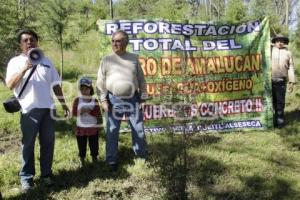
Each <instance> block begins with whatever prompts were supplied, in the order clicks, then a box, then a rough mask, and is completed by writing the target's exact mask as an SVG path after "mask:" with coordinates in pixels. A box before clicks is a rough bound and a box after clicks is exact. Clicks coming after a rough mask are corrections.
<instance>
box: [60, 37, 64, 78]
mask: <svg viewBox="0 0 300 200" xmlns="http://www.w3.org/2000/svg"><path fill="white" fill-rule="evenodd" d="M60 53H61V68H60V79H61V81H62V80H63V73H64V48H63V36H62V33H60Z"/></svg>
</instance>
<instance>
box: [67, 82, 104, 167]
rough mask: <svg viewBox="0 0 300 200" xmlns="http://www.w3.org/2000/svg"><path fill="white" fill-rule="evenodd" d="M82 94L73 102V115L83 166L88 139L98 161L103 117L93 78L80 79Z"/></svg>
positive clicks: (93, 156)
mask: <svg viewBox="0 0 300 200" xmlns="http://www.w3.org/2000/svg"><path fill="white" fill-rule="evenodd" d="M79 90H80V95H79V97H77V98H76V99H75V100H74V102H73V110H72V115H73V116H74V117H77V119H76V138H77V145H78V150H79V157H80V162H81V166H83V165H84V163H85V162H84V159H85V156H86V146H87V140H88V142H89V147H90V153H91V156H92V159H93V162H96V161H97V156H98V151H99V139H98V138H99V124H98V119H101V112H100V107H99V102H98V100H97V99H96V98H93V94H94V89H93V86H92V80H91V79H89V78H82V79H80V81H79Z"/></svg>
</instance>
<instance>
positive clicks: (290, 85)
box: [288, 82, 294, 92]
mask: <svg viewBox="0 0 300 200" xmlns="http://www.w3.org/2000/svg"><path fill="white" fill-rule="evenodd" d="M293 90H294V83H291V82H290V83H288V92H293Z"/></svg>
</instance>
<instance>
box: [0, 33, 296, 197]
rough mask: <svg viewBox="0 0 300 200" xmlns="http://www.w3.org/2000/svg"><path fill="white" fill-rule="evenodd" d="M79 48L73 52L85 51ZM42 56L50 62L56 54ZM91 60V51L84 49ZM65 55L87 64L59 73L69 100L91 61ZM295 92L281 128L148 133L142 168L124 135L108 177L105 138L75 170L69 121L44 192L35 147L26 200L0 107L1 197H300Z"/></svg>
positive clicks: (14, 138)
mask: <svg viewBox="0 0 300 200" xmlns="http://www.w3.org/2000/svg"><path fill="white" fill-rule="evenodd" d="M93 34H96V33H93ZM94 36H95V35H94ZM95 37H96V36H95ZM88 43H90V42H88ZM81 45H82V46H80V45H79V47H78V50H77V51H75V53H74V54H76V52H81V51H82V49H85V48H87V46H85V45H84V44H81ZM86 45H88V44H86ZM93 48H96V47H93ZM49 54H50V55H51V56H53V57H56V56H57V55H55V54H56V51H53V52H52V51H51V52H49ZM90 54H93V55H96V54H97V52H92V50H91V51H90ZM78 55H79V54H78ZM66 56H67V59H66V60H69V61H68V62H69V63H68V62H67V63H66V65H67V66H75V63H77V62H78V63H81V64H82V65H83V66H87V67H86V69H83V68H79V69H78V70H71V69H72V68H71V67H69V68H67V69H66V71H67V73H66V76H69V77H68V78H69V79H68V81H69V82H70V84H64V91H65V93H66V94H67V95H66V96H67V99H68V100H71V99H72V98H73V97H74V96H75V95H76V81H75V80H76V77H77V76H80V74H82V73H94V72H95V71H96V70H97V68H98V61H97V60H85V59H83V58H80V57H79V58H76V56H74V55H73V54H71V53H66ZM85 56H86V55H85ZM70 60H72V62H71V61H70ZM297 61H298V60H297ZM58 63H59V62H58ZM296 63H297V64H298V66H299V62H296ZM299 91H300V84H297V85H296V86H295V90H294V92H293V93H292V94H291V95H287V102H286V121H287V123H288V124H287V126H286V127H284V128H283V129H272V130H268V131H249V132H233V133H198V134H193V135H173V134H169V133H165V134H157V135H147V140H148V144H149V160H148V161H147V162H145V161H143V160H140V159H137V158H135V157H134V155H133V153H132V151H131V147H130V146H131V136H130V134H128V133H123V134H121V137H120V146H119V153H120V158H121V163H120V168H119V170H118V171H117V172H112V171H110V169H109V168H107V166H106V165H105V163H104V147H105V139H104V137H105V135H104V132H102V133H101V135H100V160H99V162H97V163H92V162H91V159H90V157H88V159H89V161H88V164H87V165H86V166H85V167H83V168H81V167H80V165H79V159H78V157H77V146H76V145H77V144H76V139H75V136H74V133H73V131H72V129H73V127H74V123H73V122H72V121H70V120H69V121H58V123H57V127H56V130H57V132H56V144H55V156H54V163H53V172H54V179H55V181H56V184H55V186H54V187H52V188H45V187H43V186H42V185H41V183H40V180H39V174H40V171H39V161H38V159H39V151H38V149H39V144H38V142H37V143H36V151H35V156H36V163H35V164H36V177H35V182H36V187H35V189H34V190H32V191H31V192H30V193H28V194H26V195H25V194H22V193H21V190H20V185H19V177H18V172H19V168H20V138H21V134H20V130H19V114H8V113H6V112H5V111H4V109H3V108H2V106H0V112H1V114H2V115H1V116H0V127H1V129H0V191H1V193H2V196H3V198H4V199H70V200H71V199H72V200H73V199H84V200H86V199H139V200H140V199H143V200H144V199H205V200H206V199H222V200H223V199H226V200H227V199H228V200H238V199H240V200H244V199H246V200H250V199H251V200H253V199H259V200H260V199H276V200H277V199H295V200H296V199H300V123H299V122H300V110H298V109H300V102H299V96H300V92H299ZM0 92H1V95H0V100H1V101H3V100H4V99H6V98H7V97H9V96H10V95H11V92H10V91H9V90H8V89H7V88H5V86H4V85H0ZM68 104H69V105H70V104H71V102H70V101H68Z"/></svg>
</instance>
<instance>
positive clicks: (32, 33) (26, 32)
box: [17, 29, 39, 43]
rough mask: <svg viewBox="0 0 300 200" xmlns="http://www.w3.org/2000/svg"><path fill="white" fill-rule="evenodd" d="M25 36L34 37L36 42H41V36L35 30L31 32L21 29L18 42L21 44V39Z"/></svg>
mask: <svg viewBox="0 0 300 200" xmlns="http://www.w3.org/2000/svg"><path fill="white" fill-rule="evenodd" d="M23 34H28V35H32V36H33V37H34V38H35V39H36V41H38V40H39V36H38V35H37V34H36V32H34V31H33V30H30V29H21V30H20V31H19V32H18V33H17V41H18V43H21V37H22V35H23Z"/></svg>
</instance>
